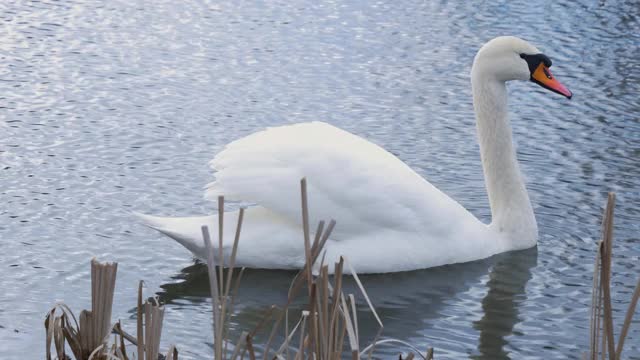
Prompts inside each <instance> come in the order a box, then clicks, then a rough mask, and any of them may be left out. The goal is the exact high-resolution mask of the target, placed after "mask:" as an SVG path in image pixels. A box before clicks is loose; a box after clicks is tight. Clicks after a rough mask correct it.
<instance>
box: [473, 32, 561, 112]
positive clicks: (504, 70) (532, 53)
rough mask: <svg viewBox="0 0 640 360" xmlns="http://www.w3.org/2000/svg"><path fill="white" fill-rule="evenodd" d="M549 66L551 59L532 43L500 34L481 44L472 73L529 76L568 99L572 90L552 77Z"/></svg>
mask: <svg viewBox="0 0 640 360" xmlns="http://www.w3.org/2000/svg"><path fill="white" fill-rule="evenodd" d="M550 67H551V60H550V59H549V58H548V57H547V56H546V55H545V54H543V53H542V52H541V51H540V50H538V49H537V48H536V47H535V46H533V45H531V44H529V43H528V42H526V41H524V40H522V39H520V38H517V37H515V36H500V37H497V38H495V39H493V40H491V41H489V42H488V43H486V44H484V46H482V48H480V50H479V51H478V54H477V55H476V58H475V60H474V61H473V68H472V70H471V74H472V77H477V76H479V77H480V78H482V79H483V80H488V79H491V78H493V79H495V80H498V81H510V80H531V81H533V82H534V83H536V84H538V85H540V86H542V87H544V88H546V89H549V90H551V91H553V92H556V93H558V94H561V95H564V96H566V97H567V98H569V99H571V95H572V94H571V91H569V89H567V88H566V87H565V86H564V85H562V84H561V83H560V82H559V81H558V80H556V79H555V78H554V77H553V75H552V74H551V71H550V70H549V68H550Z"/></svg>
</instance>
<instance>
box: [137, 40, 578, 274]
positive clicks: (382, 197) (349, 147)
mask: <svg viewBox="0 0 640 360" xmlns="http://www.w3.org/2000/svg"><path fill="white" fill-rule="evenodd" d="M549 66H551V61H550V60H549V58H547V57H546V56H545V55H543V54H542V53H540V51H539V50H538V49H536V48H535V47H534V46H532V45H530V44H528V43H527V42H525V41H524V40H521V39H519V38H516V37H498V38H496V39H493V40H491V41H489V42H488V43H487V44H485V45H484V46H483V47H482V48H481V49H480V51H478V54H477V55H476V57H475V60H474V62H473V68H472V70H471V83H472V87H473V104H474V109H475V113H476V120H477V130H478V140H479V143H480V152H481V158H482V165H483V168H484V176H485V182H486V188H487V192H488V195H489V202H490V205H491V214H492V222H491V224H490V225H485V224H483V223H482V222H480V221H479V220H478V219H476V218H475V217H474V216H473V215H472V214H471V213H469V212H468V211H467V210H465V209H464V208H463V207H462V206H461V205H460V204H458V202H456V201H455V200H453V199H451V198H450V197H448V196H447V195H445V194H444V193H442V192H441V191H440V190H438V189H437V188H435V187H434V186H433V185H431V184H430V183H429V182H428V181H426V180H425V179H423V178H422V177H420V176H419V175H418V174H417V173H415V172H414V171H413V170H412V169H411V168H409V167H408V166H407V165H406V164H404V163H403V162H402V161H401V160H399V159H398V158H396V157H395V156H394V155H392V154H390V153H389V152H387V151H385V150H384V149H382V148H381V147H379V146H377V145H375V144H373V143H371V142H369V141H367V140H365V139H363V138H361V137H358V136H356V135H353V134H350V133H348V132H346V131H343V130H340V129H338V128H336V127H334V126H331V125H329V124H325V123H321V122H312V123H303V124H295V125H290V126H281V127H275V128H270V129H267V130H264V131H260V132H257V133H254V134H252V135H249V136H247V137H245V138H242V139H239V140H236V141H234V142H232V143H230V144H228V145H227V147H226V148H225V149H224V150H223V151H222V152H220V153H219V154H218V155H217V156H216V157H215V158H214V159H213V160H212V161H211V167H212V168H213V169H214V170H216V171H217V172H216V181H215V182H213V183H210V184H209V185H208V186H207V189H206V198H208V199H215V198H216V197H217V196H218V195H224V196H225V197H226V198H227V199H233V200H242V201H246V202H251V203H254V204H256V206H253V207H250V208H249V209H248V210H247V211H246V214H245V221H244V226H243V230H242V235H241V240H240V245H239V249H238V255H237V265H238V266H246V267H254V268H277V269H297V268H300V267H301V266H302V265H303V263H304V246H303V240H302V239H303V238H302V230H301V211H300V200H299V199H300V196H299V180H300V179H301V178H302V177H306V178H307V179H308V182H309V185H308V193H309V202H310V208H309V209H310V215H311V224H315V223H317V221H319V220H321V219H325V220H328V219H331V218H334V219H336V220H337V226H336V228H335V231H334V232H333V234H332V236H331V238H330V239H329V241H328V242H327V245H326V251H327V255H326V256H327V257H326V263H331V262H332V261H334V260H337V259H338V257H339V256H340V255H345V256H346V258H347V259H348V260H349V261H350V263H351V265H352V266H353V267H354V268H355V269H356V271H358V272H359V273H383V272H394V271H405V270H414V269H422V268H428V267H432V266H439V265H444V264H450V263H458V262H466V261H472V260H478V259H482V258H486V257H489V256H491V255H494V254H497V253H500V252H504V251H509V250H516V249H524V248H528V247H532V246H535V245H536V242H537V237H538V229H537V225H536V220H535V216H534V214H533V210H532V207H531V204H530V202H529V196H528V195H527V191H526V188H525V184H524V182H523V180H522V176H521V174H520V170H519V167H518V162H517V160H516V153H515V150H514V147H513V144H512V140H511V127H510V124H509V120H508V118H507V89H506V86H505V83H506V82H507V81H509V80H532V81H534V82H536V83H538V84H540V85H542V86H543V87H545V88H548V89H550V90H552V91H555V92H557V93H560V94H562V95H564V96H566V97H568V98H571V92H570V91H569V90H567V89H566V88H565V87H564V86H563V85H562V84H560V83H559V82H558V81H557V80H555V79H554V78H553V76H552V75H551V73H550V72H549ZM140 216H141V217H142V219H143V221H144V222H145V223H146V224H147V225H148V226H150V227H152V228H154V229H156V230H159V231H161V232H162V233H164V234H166V235H168V236H170V237H172V238H174V239H175V240H177V241H178V242H179V243H180V244H182V245H184V246H185V247H186V248H187V249H189V250H190V251H192V252H193V253H194V254H195V255H196V256H197V257H198V258H204V257H205V256H206V255H205V251H204V244H203V241H202V239H201V230H200V227H201V226H202V225H208V226H209V227H210V229H211V232H212V234H217V230H216V228H217V216H203V217H186V218H162V217H155V216H148V215H140ZM236 218H237V216H236V215H234V214H232V213H226V214H225V229H226V231H225V235H224V239H225V240H224V246H223V248H224V250H223V252H224V254H225V256H229V254H230V248H231V245H232V242H233V232H234V231H235V223H236V220H237V219H236ZM330 268H331V267H330Z"/></svg>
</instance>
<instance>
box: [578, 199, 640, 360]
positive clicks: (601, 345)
mask: <svg viewBox="0 0 640 360" xmlns="http://www.w3.org/2000/svg"><path fill="white" fill-rule="evenodd" d="M615 201H616V196H615V194H614V193H609V196H608V198H607V205H606V207H605V210H604V215H603V219H602V239H601V240H600V241H599V243H598V253H597V255H596V259H595V266H594V271H593V289H592V305H591V330H590V342H589V343H590V351H589V354H588V355H587V354H584V356H583V357H584V358H585V359H586V358H589V359H591V360H596V359H598V355H600V357H601V358H602V359H606V358H608V359H609V360H619V359H621V356H622V350H623V347H624V341H625V339H626V337H627V333H628V331H629V326H630V325H631V319H632V318H633V315H634V313H635V308H636V305H637V303H638V298H640V278H639V279H638V283H637V284H636V287H635V290H634V292H633V295H632V297H631V302H630V303H629V308H628V309H627V312H626V315H625V319H624V323H623V325H622V329H621V331H620V335H619V337H618V342H617V346H616V343H615V339H614V333H613V328H614V325H613V315H612V312H613V311H612V306H611V259H612V256H613V253H612V249H613V216H614V208H615Z"/></svg>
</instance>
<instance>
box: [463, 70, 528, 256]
mask: <svg viewBox="0 0 640 360" xmlns="http://www.w3.org/2000/svg"><path fill="white" fill-rule="evenodd" d="M480 68H482V67H480ZM477 69H478V67H476V66H474V69H473V71H472V73H471V78H472V80H471V82H472V87H473V107H474V109H475V113H476V122H477V130H478V141H479V143H480V155H481V157H482V166H483V169H484V177H485V184H486V187H487V193H488V196H489V203H490V205H491V216H492V221H491V225H490V228H491V229H492V230H494V231H497V232H500V233H503V234H504V235H506V238H507V239H508V241H507V244H506V246H507V247H509V248H510V249H521V248H527V247H530V246H532V245H534V244H535V242H536V241H537V237H538V228H537V225H536V219H535V216H534V214H533V209H532V207H531V203H530V201H529V195H528V194H527V189H526V187H525V184H524V181H523V179H522V175H521V173H520V168H519V166H518V161H517V159H516V152H515V149H514V146H513V141H512V136H511V125H510V123H509V118H508V114H507V89H506V86H505V82H504V81H500V80H497V79H494V78H491V77H490V76H485V75H484V74H482V73H481V71H476V70H477ZM505 250H509V249H505Z"/></svg>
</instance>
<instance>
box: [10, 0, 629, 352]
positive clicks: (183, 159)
mask: <svg viewBox="0 0 640 360" xmlns="http://www.w3.org/2000/svg"><path fill="white" fill-rule="evenodd" d="M0 23H1V25H0V60H1V61H0V179H1V184H2V186H1V187H0V204H2V205H0V246H1V249H2V250H1V252H0V266H1V268H2V277H1V278H0V288H1V289H2V291H1V292H0V347H2V349H3V355H2V357H3V358H4V359H18V358H25V354H30V355H29V356H27V357H28V358H37V357H42V356H44V330H43V326H42V324H43V319H44V315H45V313H46V311H47V310H48V308H49V307H50V306H51V305H52V304H53V303H54V302H55V301H56V300H64V301H65V302H66V303H68V304H69V305H70V306H71V307H72V308H73V309H76V310H79V309H81V308H82V307H88V306H89V305H90V302H89V295H90V294H89V280H90V279H89V260H90V259H91V257H93V256H98V257H99V258H100V259H105V260H107V259H108V260H115V261H118V262H119V263H120V267H119V274H118V283H117V287H116V295H115V298H116V307H115V309H114V318H121V319H123V320H124V324H125V326H126V327H129V328H131V329H133V324H134V320H133V313H132V310H133V307H134V304H135V296H136V294H135V293H136V292H135V288H136V284H137V281H138V280H139V279H145V280H146V286H147V292H148V293H149V294H153V293H159V294H160V296H161V298H162V299H164V300H165V301H166V302H167V314H166V317H165V331H164V334H163V344H165V346H163V348H166V344H169V343H171V342H175V343H177V344H178V345H179V347H180V349H182V351H181V357H182V358H185V359H200V358H204V357H209V358H210V357H211V356H212V347H211V331H210V318H211V313H210V305H209V303H208V292H207V284H206V275H205V269H204V267H203V266H202V265H201V264H195V265H194V261H193V259H192V257H191V256H190V254H189V253H188V252H187V251H186V250H185V249H183V248H182V247H181V246H180V245H178V244H177V243H174V242H173V241H171V240H169V239H168V238H165V237H163V236H161V235H159V234H157V233H155V232H153V231H151V230H149V229H147V228H145V227H143V226H141V225H140V224H139V223H138V222H136V220H135V219H133V218H132V217H131V215H130V212H131V211H140V212H146V213H156V214H164V215H195V214H203V213H208V212H211V211H213V209H214V204H211V203H208V202H206V201H204V200H203V199H202V188H203V186H204V185H205V184H206V183H207V182H208V181H210V180H211V179H212V174H211V173H210V170H209V168H208V167H207V161H208V160H210V159H211V158H212V157H213V155H214V154H215V153H216V152H217V151H218V150H220V149H221V148H222V146H223V145H224V144H225V143H227V142H228V141H230V140H233V139H236V138H239V137H241V136H244V135H247V134H250V133H251V132H253V131H256V130H258V129H262V128H264V127H266V126H274V125H282V124H287V123H293V122H302V121H311V120H323V121H327V122H330V123H332V124H334V125H337V126H340V127H342V128H344V129H347V130H349V131H351V132H353V133H355V134H357V135H360V136H363V137H365V138H367V139H370V140H371V141H374V142H376V143H378V144H379V145H381V146H383V147H385V148H386V149H389V150H390V151H391V152H392V153H394V154H395V155H397V156H398V157H399V158H400V159H402V160H403V161H405V162H407V163H408V164H409V165H410V166H412V167H413V168H414V169H416V171H417V172H418V173H420V174H421V175H423V176H425V177H426V178H428V179H429V180H430V181H431V182H432V183H434V184H435V185H436V186H438V187H439V188H440V189H442V190H444V191H445V192H446V193H448V194H450V195H451V196H452V197H453V198H455V199H457V200H458V201H460V202H461V203H462V204H463V205H464V206H465V207H467V208H468V209H470V210H471V211H472V212H473V213H474V214H476V215H477V216H479V217H480V218H482V219H485V220H489V208H488V203H487V198H486V194H485V190H484V187H483V178H482V169H481V167H480V161H479V154H478V145H477V143H476V141H475V125H474V117H473V112H472V104H471V93H470V84H469V70H470V66H471V62H472V59H473V56H474V54H475V52H476V50H477V49H478V48H479V46H481V45H482V44H483V43H484V42H485V41H487V40H489V39H490V38H492V37H494V36H497V35H505V34H513V35H518V36H521V37H524V38H526V39H528V40H530V41H531V42H533V43H534V44H536V45H537V46H538V47H539V48H540V49H542V50H543V51H544V52H545V53H546V54H547V55H549V56H550V57H551V58H552V59H553V61H554V74H555V75H556V76H558V78H560V79H561V80H562V81H563V82H564V83H565V84H566V85H567V86H568V87H569V88H570V89H571V90H572V91H573V92H574V94H575V95H574V99H573V100H572V101H566V100H564V99H563V98H561V97H560V96H558V95H556V94H552V93H549V92H545V91H544V90H543V89H541V88H539V87H536V86H534V85H533V84H530V83H522V84H513V85H511V86H510V90H509V93H510V109H511V112H512V121H513V130H514V137H515V139H516V141H517V143H518V155H519V159H520V161H521V166H522V170H523V172H524V173H525V175H526V178H527V181H528V188H529V191H530V195H531V199H532V201H533V204H534V208H535V211H536V215H537V218H538V222H539V227H540V234H541V237H540V242H539V245H538V247H537V249H531V250H527V251H522V252H514V253H508V254H503V255H499V256H495V257H493V258H491V259H487V260H485V261H479V262H475V263H470V264H461V265H454V266H445V267H441V268H436V269H429V270H424V271H415V272H409V273H401V274H389V275H377V276H366V277H363V282H364V284H365V286H366V287H367V288H368V289H369V291H370V292H371V295H372V298H373V300H374V303H375V305H376V306H377V309H378V311H379V312H380V314H381V316H382V318H383V321H384V323H385V332H384V335H386V336H390V337H396V338H401V339H405V340H407V341H410V342H412V343H414V344H416V345H418V346H420V347H421V348H426V347H427V346H434V347H435V348H436V354H437V355H438V358H439V359H458V358H465V357H472V358H483V359H502V358H512V359H526V358H531V359H539V358H545V359H565V358H576V359H577V358H579V357H580V354H581V353H582V352H583V351H584V350H586V349H587V344H588V325H589V320H588V315H589V312H588V308H589V306H590V289H591V281H592V280H591V271H592V267H593V258H594V254H595V248H596V245H595V244H596V241H597V238H598V234H599V222H600V214H601V212H602V206H603V204H604V202H605V197H606V192H607V191H609V190H613V191H616V193H617V194H618V205H617V208H616V211H617V217H616V232H615V236H616V241H615V245H614V256H615V260H614V261H615V265H614V269H613V270H614V273H613V301H614V317H615V323H616V325H617V328H619V326H620V325H621V323H622V317H623V311H625V310H626V306H627V305H626V304H627V303H628V301H629V299H630V296H631V292H632V291H633V286H634V285H635V282H636V280H637V278H638V269H639V268H640V266H639V265H638V264H639V261H638V260H639V257H640V249H639V246H640V240H639V234H640V205H639V204H640V165H639V164H640V121H639V118H640V100H639V99H640V98H639V96H638V94H640V3H639V2H638V1H597V0H578V1H573V0H571V1H569V0H561V1H541V2H535V1H506V0H505V1H492V2H483V3H479V2H466V1H460V2H448V1H430V0H427V1H412V2H409V1H393V2H391V1H390V2H369V1H346V2H334V1H330V2H314V1H309V2H299V1H279V2H275V1H268V2H264V3H261V2H255V3H254V2H235V1H229V2H209V1H204V0H202V1H196V0H187V1H179V2H174V1H137V2H130V1H110V2H102V1H33V2H27V1H3V2H2V3H1V4H0ZM338 226H339V219H338ZM292 276H293V274H292V273H289V272H280V271H248V273H247V274H246V278H245V280H244V282H243V287H242V290H241V293H240V296H239V298H238V308H237V311H236V313H235V314H234V316H233V319H232V321H233V324H232V328H233V331H234V334H235V336H237V334H238V333H239V331H240V330H241V329H248V328H253V326H254V324H255V323H256V321H257V320H258V319H259V318H261V316H262V314H263V313H264V312H265V311H266V309H268V307H269V306H270V305H271V304H272V303H282V302H283V301H284V299H285V295H284V294H285V292H286V290H287V288H288V283H289V281H290V280H291V278H292ZM636 318H637V317H636ZM360 321H361V323H362V327H363V334H362V335H363V336H364V337H365V338H366V339H368V340H370V339H371V338H372V337H373V336H374V334H375V327H374V320H373V318H372V317H371V316H370V315H367V314H366V312H365V308H362V313H361V315H360ZM639 321H640V320H637V319H636V320H635V323H634V324H633V325H632V329H631V331H630V334H629V338H628V340H627V348H626V355H628V356H629V358H635V359H640V322H639ZM235 336H234V338H235ZM380 351H381V354H387V355H389V356H390V355H392V354H394V353H397V352H398V351H399V349H398V348H394V347H385V348H381V349H380ZM634 356H635V357H634Z"/></svg>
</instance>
